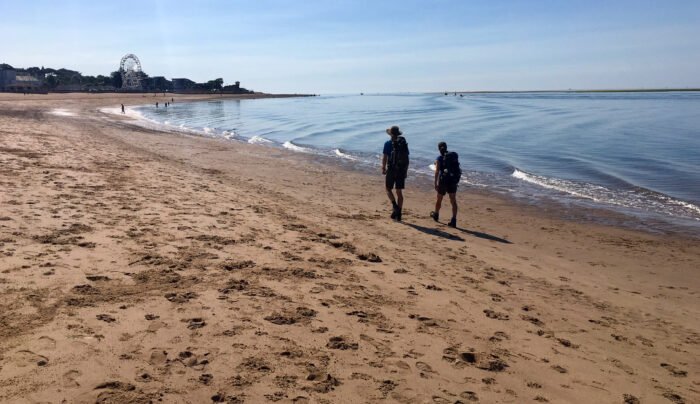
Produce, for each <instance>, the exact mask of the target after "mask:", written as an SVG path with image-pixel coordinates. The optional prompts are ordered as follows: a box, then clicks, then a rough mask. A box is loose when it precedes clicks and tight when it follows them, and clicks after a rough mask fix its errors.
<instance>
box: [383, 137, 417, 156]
mask: <svg viewBox="0 0 700 404" xmlns="http://www.w3.org/2000/svg"><path fill="white" fill-rule="evenodd" d="M393 149H394V146H392V145H391V140H387V141H386V142H384V152H383V153H384V154H386V155H387V156H391V151H392V150H393ZM408 154H409V155H410V154H411V152H410V151H409V152H408Z"/></svg>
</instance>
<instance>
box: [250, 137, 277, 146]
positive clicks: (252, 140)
mask: <svg viewBox="0 0 700 404" xmlns="http://www.w3.org/2000/svg"><path fill="white" fill-rule="evenodd" d="M248 143H250V144H272V140H267V139H265V138H264V137H260V136H253V137H251V138H250V139H248Z"/></svg>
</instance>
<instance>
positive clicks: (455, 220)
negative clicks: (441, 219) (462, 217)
mask: <svg viewBox="0 0 700 404" xmlns="http://www.w3.org/2000/svg"><path fill="white" fill-rule="evenodd" d="M447 225H448V226H450V227H455V228H456V227H457V218H456V217H453V218H452V220H450V222H449V223H447Z"/></svg>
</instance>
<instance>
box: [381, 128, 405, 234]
mask: <svg viewBox="0 0 700 404" xmlns="http://www.w3.org/2000/svg"><path fill="white" fill-rule="evenodd" d="M386 133H387V135H389V136H391V139H390V140H387V141H386V142H385V143H384V151H383V156H382V174H385V175H386V181H385V182H386V194H387V196H388V197H389V200H390V201H391V205H392V206H393V211H392V213H391V218H392V219H394V220H396V221H401V209H402V208H403V189H404V186H405V183H406V177H407V176H408V155H409V151H408V144H407V143H406V139H404V137H403V136H401V135H402V134H403V132H401V131H400V130H399V127H398V126H395V125H394V126H392V127H391V128H389V129H387V130H386ZM394 188H396V198H394V192H393V191H392V190H393V189H394Z"/></svg>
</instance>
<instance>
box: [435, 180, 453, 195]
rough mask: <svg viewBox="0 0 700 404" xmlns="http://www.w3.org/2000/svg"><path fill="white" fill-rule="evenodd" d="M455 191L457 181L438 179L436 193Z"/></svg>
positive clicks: (443, 193) (451, 192) (442, 193)
mask: <svg viewBox="0 0 700 404" xmlns="http://www.w3.org/2000/svg"><path fill="white" fill-rule="evenodd" d="M455 192H457V183H456V182H453V181H439V182H438V194H440V195H445V194H454V193H455Z"/></svg>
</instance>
